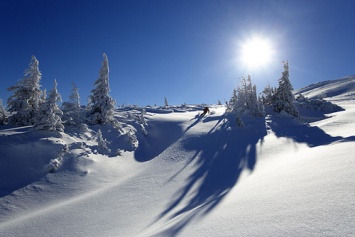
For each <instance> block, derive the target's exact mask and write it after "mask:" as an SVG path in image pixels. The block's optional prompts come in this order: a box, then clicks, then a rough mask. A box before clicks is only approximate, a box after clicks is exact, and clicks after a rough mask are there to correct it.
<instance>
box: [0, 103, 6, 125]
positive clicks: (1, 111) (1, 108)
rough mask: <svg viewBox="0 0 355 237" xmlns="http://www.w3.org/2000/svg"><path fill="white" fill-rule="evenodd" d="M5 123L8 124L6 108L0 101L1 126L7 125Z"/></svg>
mask: <svg viewBox="0 0 355 237" xmlns="http://www.w3.org/2000/svg"><path fill="white" fill-rule="evenodd" d="M5 122H6V113H5V109H4V106H3V104H2V100H1V99H0V125H3V124H5Z"/></svg>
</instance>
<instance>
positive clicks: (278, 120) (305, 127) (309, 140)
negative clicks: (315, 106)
mask: <svg viewBox="0 0 355 237" xmlns="http://www.w3.org/2000/svg"><path fill="white" fill-rule="evenodd" d="M266 125H267V127H268V128H270V129H271V130H272V131H273V132H274V133H275V135H276V136H277V137H285V138H289V139H292V140H293V141H295V142H297V143H305V144H307V145H308V146H309V147H316V146H323V145H329V144H331V143H334V142H349V141H355V136H351V137H347V138H344V137H340V136H336V137H333V136H331V135H329V134H327V133H326V132H324V131H323V130H322V129H320V128H319V127H316V126H314V127H312V126H310V125H309V124H305V123H302V122H300V121H299V120H297V119H295V118H293V117H284V116H271V115H269V116H268V118H267V119H266Z"/></svg>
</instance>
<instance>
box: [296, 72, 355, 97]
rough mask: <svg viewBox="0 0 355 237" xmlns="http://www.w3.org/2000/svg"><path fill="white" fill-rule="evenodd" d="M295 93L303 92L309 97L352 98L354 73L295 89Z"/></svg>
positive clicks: (354, 92)
mask: <svg viewBox="0 0 355 237" xmlns="http://www.w3.org/2000/svg"><path fill="white" fill-rule="evenodd" d="M295 93H296V94H303V95H304V96H306V97H309V98H316V97H319V96H321V97H325V98H329V99H331V100H333V101H335V100H354V98H355V75H352V76H348V77H344V78H340V79H337V80H329V81H323V82H318V83H315V84H312V85H309V86H306V87H304V88H302V89H299V90H296V91H295Z"/></svg>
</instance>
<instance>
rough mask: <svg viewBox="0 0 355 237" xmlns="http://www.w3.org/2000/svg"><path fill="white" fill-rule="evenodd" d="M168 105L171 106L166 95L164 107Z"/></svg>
mask: <svg viewBox="0 0 355 237" xmlns="http://www.w3.org/2000/svg"><path fill="white" fill-rule="evenodd" d="M168 106H169V103H168V99H167V98H166V97H164V108H168Z"/></svg>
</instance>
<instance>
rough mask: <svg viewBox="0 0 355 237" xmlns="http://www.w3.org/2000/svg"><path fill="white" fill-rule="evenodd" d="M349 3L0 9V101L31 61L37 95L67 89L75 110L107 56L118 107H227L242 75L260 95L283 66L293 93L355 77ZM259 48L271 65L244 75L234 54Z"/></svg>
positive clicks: (197, 2) (45, 1) (158, 0)
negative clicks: (269, 53) (262, 44)
mask: <svg viewBox="0 0 355 237" xmlns="http://www.w3.org/2000/svg"><path fill="white" fill-rule="evenodd" d="M354 11H355V1H354V0H337V1H335V0H298V1H294V0H292V1H287V0H279V1H277V0H274V1H256V0H242V1H227V0H214V1H210V0H170V1H169V0H139V1H138V0H127V1H123V0H110V1H109V0H96V1H91V0H87V1H81V0H75V1H72V0H32V1H29V0H28V1H24V0H23V1H19V0H2V1H0V72H1V73H0V81H1V83H0V98H1V99H3V100H4V102H6V100H7V98H8V97H9V96H10V95H11V94H10V93H9V92H7V88H8V87H9V86H12V85H15V84H16V82H17V80H18V79H20V78H22V77H23V73H24V70H25V69H26V68H27V67H28V64H29V62H30V59H31V56H32V55H35V56H36V57H37V59H38V60H39V62H40V70H41V72H42V75H43V76H42V82H41V84H42V86H43V88H46V89H47V90H50V89H51V88H52V87H53V81H54V79H57V82H58V90H59V92H60V93H61V95H62V97H63V100H64V101H66V100H68V96H69V94H70V91H71V89H72V86H71V82H75V83H76V85H77V86H78V87H79V93H80V95H81V103H82V104H86V102H87V100H86V98H87V97H88V95H89V94H90V91H91V90H92V89H93V84H94V81H95V80H96V79H97V78H98V73H99V69H100V67H101V62H102V53H106V54H107V56H108V59H109V66H110V88H111V92H110V94H111V96H112V97H113V98H114V99H115V100H116V101H117V104H119V105H121V104H138V105H141V106H144V105H154V104H157V105H163V103H164V97H167V99H168V101H169V103H170V104H183V103H188V104H196V103H217V101H218V100H220V101H222V102H223V101H224V100H225V99H226V100H228V99H229V98H230V96H231V93H232V90H233V87H236V86H237V85H238V83H239V79H240V78H241V77H242V76H244V77H246V76H247V75H248V74H250V75H251V78H252V81H253V82H254V83H255V84H256V85H257V88H258V90H259V91H261V90H262V89H263V88H264V87H265V86H266V85H267V83H270V84H271V85H272V86H276V85H277V80H278V79H279V78H280V77H281V73H282V71H283V67H282V63H281V61H283V60H288V62H289V66H290V80H291V82H292V84H293V86H294V88H295V89H299V88H301V87H304V86H306V85H309V84H311V83H315V82H318V81H324V80H330V79H337V78H340V77H344V76H347V75H353V74H355V14H354ZM254 36H258V37H259V38H263V39H267V40H268V41H269V42H270V43H271V45H272V47H273V49H274V55H273V57H272V61H271V62H270V64H268V65H266V66H264V67H260V68H254V69H253V70H251V69H249V68H247V67H246V66H245V65H243V64H242V63H241V62H240V54H241V49H240V45H241V44H243V43H245V42H248V40H250V39H251V38H252V37H254Z"/></svg>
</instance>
